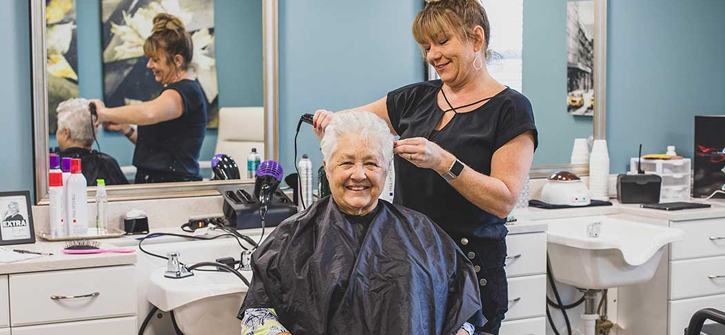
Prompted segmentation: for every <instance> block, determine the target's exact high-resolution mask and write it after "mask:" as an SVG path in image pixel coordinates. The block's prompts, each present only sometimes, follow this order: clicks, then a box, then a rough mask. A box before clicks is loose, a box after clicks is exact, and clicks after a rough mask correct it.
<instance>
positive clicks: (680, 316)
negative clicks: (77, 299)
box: [13, 295, 725, 335]
mask: <svg viewBox="0 0 725 335" xmlns="http://www.w3.org/2000/svg"><path fill="white" fill-rule="evenodd" d="M669 307H670V308H669V325H668V327H669V329H668V333H669V334H670V335H682V334H683V332H684V329H685V328H686V327H687V325H688V324H689V323H690V318H691V317H692V315H693V314H695V312H697V311H699V310H701V309H703V308H715V309H719V310H721V311H723V310H725V295H712V296H707V297H701V298H692V299H683V300H676V301H670V303H669ZM13 333H14V331H13Z"/></svg>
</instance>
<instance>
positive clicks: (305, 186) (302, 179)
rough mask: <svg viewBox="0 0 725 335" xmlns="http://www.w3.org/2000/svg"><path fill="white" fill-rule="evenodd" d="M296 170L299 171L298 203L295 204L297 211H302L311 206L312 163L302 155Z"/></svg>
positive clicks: (307, 157) (305, 155)
mask: <svg viewBox="0 0 725 335" xmlns="http://www.w3.org/2000/svg"><path fill="white" fill-rule="evenodd" d="M297 168H298V169H299V171H300V175H299V179H298V190H299V195H300V198H299V201H298V202H297V210H298V211H300V212H301V211H302V210H304V209H305V208H307V207H310V205H312V202H313V201H314V200H313V199H312V161H310V158H309V156H307V154H303V155H302V159H300V162H299V164H298V165H297Z"/></svg>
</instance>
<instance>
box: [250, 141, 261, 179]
mask: <svg viewBox="0 0 725 335" xmlns="http://www.w3.org/2000/svg"><path fill="white" fill-rule="evenodd" d="M260 163H262V157H260V156H259V154H258V153H257V148H252V152H250V153H249V155H248V156H247V179H254V177H256V176H257V168H258V167H259V164H260Z"/></svg>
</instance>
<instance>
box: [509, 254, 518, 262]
mask: <svg viewBox="0 0 725 335" xmlns="http://www.w3.org/2000/svg"><path fill="white" fill-rule="evenodd" d="M520 257H521V254H518V255H513V256H508V257H506V260H507V261H512V260H514V259H517V258H520Z"/></svg>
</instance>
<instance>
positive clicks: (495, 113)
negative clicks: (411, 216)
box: [386, 80, 538, 239]
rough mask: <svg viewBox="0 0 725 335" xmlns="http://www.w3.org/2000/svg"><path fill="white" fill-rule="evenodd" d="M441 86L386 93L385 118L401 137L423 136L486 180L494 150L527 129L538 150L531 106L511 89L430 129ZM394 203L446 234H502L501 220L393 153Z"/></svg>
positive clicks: (422, 85)
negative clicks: (483, 175) (386, 112)
mask: <svg viewBox="0 0 725 335" xmlns="http://www.w3.org/2000/svg"><path fill="white" fill-rule="evenodd" d="M442 85H443V83H442V82H441V81H440V80H433V81H426V82H421V83H416V84H411V85H408V86H405V87H402V88H399V89H397V90H394V91H392V92H390V93H388V96H387V102H386V103H387V107H388V116H389V117H390V123H391V124H392V126H393V129H395V131H396V132H397V133H398V135H400V138H401V139H406V138H411V137H425V138H427V139H428V140H430V141H431V142H434V143H436V144H438V145H439V146H441V147H442V148H443V149H445V150H447V151H448V152H450V153H451V154H453V155H454V156H456V158H458V159H459V160H460V161H461V162H463V163H464V164H466V165H468V166H469V167H471V168H472V169H474V170H476V171H478V172H480V173H483V174H485V175H487V176H490V175H491V159H492V157H493V154H494V152H496V150H498V149H499V148H500V147H501V146H503V145H504V144H506V143H507V142H509V141H511V140H512V139H514V138H515V137H517V136H519V135H521V134H523V133H525V132H527V131H530V130H532V131H533V135H534V148H536V146H538V135H537V131H536V125H535V123H534V112H533V110H532V107H531V103H530V102H529V100H528V99H527V98H526V97H525V96H524V95H523V94H521V93H519V92H517V91H515V90H513V89H511V88H506V89H504V90H503V91H501V92H500V93H498V94H497V95H496V96H494V97H493V98H492V99H491V100H489V101H488V102H487V103H486V104H484V105H483V106H481V107H479V108H477V109H475V110H473V111H471V112H467V113H460V114H456V115H455V116H454V117H453V119H451V121H450V122H449V123H448V124H447V125H446V126H445V127H444V128H443V129H441V130H440V131H435V130H434V129H435V127H436V125H437V124H438V121H439V120H440V118H441V117H442V116H443V114H444V112H443V110H441V109H440V108H439V107H438V102H437V99H436V95H437V94H438V91H439V90H440V88H441V87H442ZM454 107H455V106H454ZM394 202H395V203H396V204H400V205H403V206H405V207H408V208H411V209H414V210H416V211H419V212H421V213H423V214H426V215H428V216H429V217H430V218H431V219H432V220H433V221H434V222H435V223H437V224H438V225H440V226H441V228H443V229H444V230H445V231H447V232H449V233H457V234H463V235H473V236H476V237H481V238H496V239H499V238H503V237H505V236H506V233H507V232H508V231H507V229H506V227H505V226H504V223H506V219H505V218H499V217H497V216H495V215H493V214H491V213H488V212H486V211H485V210H483V209H481V208H479V207H478V206H476V205H474V204H473V203H471V202H469V201H468V200H466V198H464V197H463V196H462V195H461V194H460V193H458V191H456V190H455V189H454V188H453V187H452V186H450V185H449V184H448V182H446V181H445V180H444V179H443V177H441V176H440V175H438V173H436V172H435V171H434V170H432V169H421V168H418V167H416V166H415V165H413V164H412V163H410V162H408V161H407V160H405V159H403V158H402V157H399V156H397V155H396V156H395V199H394Z"/></svg>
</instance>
